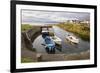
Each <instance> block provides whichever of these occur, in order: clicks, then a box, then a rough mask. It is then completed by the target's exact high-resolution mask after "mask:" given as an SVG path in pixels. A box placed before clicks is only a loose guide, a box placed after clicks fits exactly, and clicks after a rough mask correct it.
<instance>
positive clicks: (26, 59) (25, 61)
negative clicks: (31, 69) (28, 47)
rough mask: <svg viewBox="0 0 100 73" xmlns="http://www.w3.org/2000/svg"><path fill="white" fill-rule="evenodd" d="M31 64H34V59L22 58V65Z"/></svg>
mask: <svg viewBox="0 0 100 73" xmlns="http://www.w3.org/2000/svg"><path fill="white" fill-rule="evenodd" d="M29 62H33V60H32V58H30V57H25V58H21V63H29Z"/></svg>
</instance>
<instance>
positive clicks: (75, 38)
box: [66, 35, 79, 44]
mask: <svg viewBox="0 0 100 73" xmlns="http://www.w3.org/2000/svg"><path fill="white" fill-rule="evenodd" d="M66 39H67V40H68V41H70V42H72V43H75V44H78V43H79V39H78V38H77V37H75V36H73V35H68V36H66Z"/></svg>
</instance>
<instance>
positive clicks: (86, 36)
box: [57, 23, 90, 41]
mask: <svg viewBox="0 0 100 73" xmlns="http://www.w3.org/2000/svg"><path fill="white" fill-rule="evenodd" d="M57 26H59V27H61V28H63V29H64V30H66V31H69V32H72V33H74V34H76V35H77V36H79V37H80V38H81V39H83V40H86V41H89V40H90V28H89V26H88V25H87V24H71V23H67V24H58V25H57Z"/></svg>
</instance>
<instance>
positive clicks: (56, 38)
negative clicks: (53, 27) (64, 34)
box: [51, 36, 62, 45]
mask: <svg viewBox="0 0 100 73" xmlns="http://www.w3.org/2000/svg"><path fill="white" fill-rule="evenodd" d="M51 38H52V39H53V41H54V42H55V43H56V44H58V45H61V41H62V40H61V39H60V38H59V37H57V36H53V37H51Z"/></svg>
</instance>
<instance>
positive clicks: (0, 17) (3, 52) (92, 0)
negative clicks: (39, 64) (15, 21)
mask: <svg viewBox="0 0 100 73" xmlns="http://www.w3.org/2000/svg"><path fill="white" fill-rule="evenodd" d="M34 1H43V2H44V1H45V2H58V3H73V4H89V5H97V4H98V8H100V5H99V4H100V3H99V0H98V1H97V0H34ZM98 13H99V14H98V37H100V33H99V31H100V29H99V27H100V25H99V24H100V20H99V19H100V17H99V16H100V9H98ZM99 40H100V38H98V67H97V68H85V69H71V70H58V71H49V72H48V71H42V72H36V73H55V72H56V73H57V72H58V73H75V72H77V73H99V72H100V57H99V56H100V53H99V51H100V45H99V43H100V41H99ZM9 67H10V0H0V73H9ZM29 73H30V72H29Z"/></svg>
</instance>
